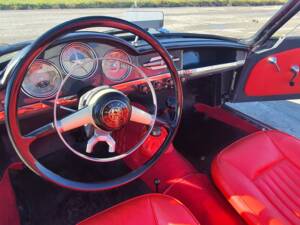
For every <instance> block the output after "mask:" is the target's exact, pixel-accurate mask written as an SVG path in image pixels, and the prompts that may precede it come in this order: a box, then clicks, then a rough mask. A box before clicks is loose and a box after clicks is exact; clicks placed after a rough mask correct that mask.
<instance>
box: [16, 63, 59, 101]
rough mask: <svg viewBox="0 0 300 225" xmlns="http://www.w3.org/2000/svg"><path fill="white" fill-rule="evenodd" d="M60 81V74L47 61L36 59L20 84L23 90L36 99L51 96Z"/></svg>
mask: <svg viewBox="0 0 300 225" xmlns="http://www.w3.org/2000/svg"><path fill="white" fill-rule="evenodd" d="M61 82H62V76H61V74H60V73H59V70H58V69H57V68H56V67H55V65H54V64H53V63H51V62H49V61H45V60H36V61H34V63H33V64H31V66H30V67H29V69H28V71H27V74H26V76H25V78H24V81H23V84H22V90H23V92H24V93H25V94H26V95H28V96H30V97H32V98H37V99H46V98H50V97H53V96H54V95H55V94H56V92H57V90H58V89H59V86H60V84H61Z"/></svg>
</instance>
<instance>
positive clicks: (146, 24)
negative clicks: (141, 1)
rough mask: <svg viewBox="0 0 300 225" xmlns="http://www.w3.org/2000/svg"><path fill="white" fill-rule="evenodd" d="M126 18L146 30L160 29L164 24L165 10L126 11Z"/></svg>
mask: <svg viewBox="0 0 300 225" xmlns="http://www.w3.org/2000/svg"><path fill="white" fill-rule="evenodd" d="M124 19H126V20H128V21H130V22H133V23H134V24H136V25H138V26H140V27H142V28H143V29H145V30H149V29H150V28H151V29H155V30H159V29H161V28H163V26H164V14H163V12H149V11H129V12H126V13H125V15H124Z"/></svg>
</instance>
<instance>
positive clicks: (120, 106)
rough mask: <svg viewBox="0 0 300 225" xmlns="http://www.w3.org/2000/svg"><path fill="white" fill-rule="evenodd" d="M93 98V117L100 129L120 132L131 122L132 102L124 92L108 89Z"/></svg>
mask: <svg viewBox="0 0 300 225" xmlns="http://www.w3.org/2000/svg"><path fill="white" fill-rule="evenodd" d="M93 98H94V101H92V102H93V106H92V116H93V120H94V123H95V125H96V126H97V127H98V128H100V129H102V130H105V131H114V130H119V129H120V128H122V127H123V126H124V125H126V124H127V123H128V121H129V120H130V117H131V111H132V108H131V105H130V100H129V99H128V97H127V96H126V95H124V94H123V93H122V92H119V91H116V90H114V89H106V90H103V91H100V92H99V94H96V95H95V96H94V97H93Z"/></svg>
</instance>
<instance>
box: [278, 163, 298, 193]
mask: <svg viewBox="0 0 300 225" xmlns="http://www.w3.org/2000/svg"><path fill="white" fill-rule="evenodd" d="M276 170H280V171H276V173H277V176H278V177H279V178H280V179H281V181H282V182H283V183H285V185H286V186H287V187H289V189H290V190H291V192H293V193H294V195H296V196H297V197H298V198H300V195H299V193H298V192H297V190H296V189H295V188H294V187H292V186H291V185H290V184H289V183H288V182H287V181H286V177H288V179H289V181H291V182H293V180H291V178H290V177H289V176H288V175H287V174H286V173H285V172H284V171H283V170H282V168H280V167H277V168H276ZM281 172H283V173H285V175H286V176H282V174H281ZM293 183H294V184H295V182H293ZM296 186H298V185H296Z"/></svg>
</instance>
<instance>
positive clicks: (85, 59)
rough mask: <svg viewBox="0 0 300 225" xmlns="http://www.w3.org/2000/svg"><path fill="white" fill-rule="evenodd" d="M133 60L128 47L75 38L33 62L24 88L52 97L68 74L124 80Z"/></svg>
mask: <svg viewBox="0 0 300 225" xmlns="http://www.w3.org/2000/svg"><path fill="white" fill-rule="evenodd" d="M132 61H133V60H132V56H130V55H129V54H127V53H126V52H125V51H124V50H122V49H118V48H113V47H111V46H108V45H104V44H97V43H89V44H87V43H83V42H72V43H69V44H65V45H61V46H56V47H53V48H52V49H49V50H47V51H46V52H45V53H44V55H43V56H42V57H40V58H38V59H37V60H35V61H34V62H33V63H32V64H31V66H30V67H29V69H28V71H27V74H26V76H25V78H24V81H23V84H22V91H23V92H24V94H26V95H27V96H29V97H31V98H34V99H49V98H52V97H54V96H55V95H56V93H57V91H58V90H59V87H60V84H61V82H62V81H63V79H64V78H65V77H66V76H68V78H69V77H70V79H74V80H85V79H90V78H92V77H94V76H95V74H99V73H101V74H103V75H104V77H105V79H107V80H108V81H110V82H111V83H115V82H120V81H123V80H125V79H126V78H128V76H129V75H130V73H131V70H132V67H131V66H130V63H132ZM126 62H128V63H129V64H127V63H126Z"/></svg>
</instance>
